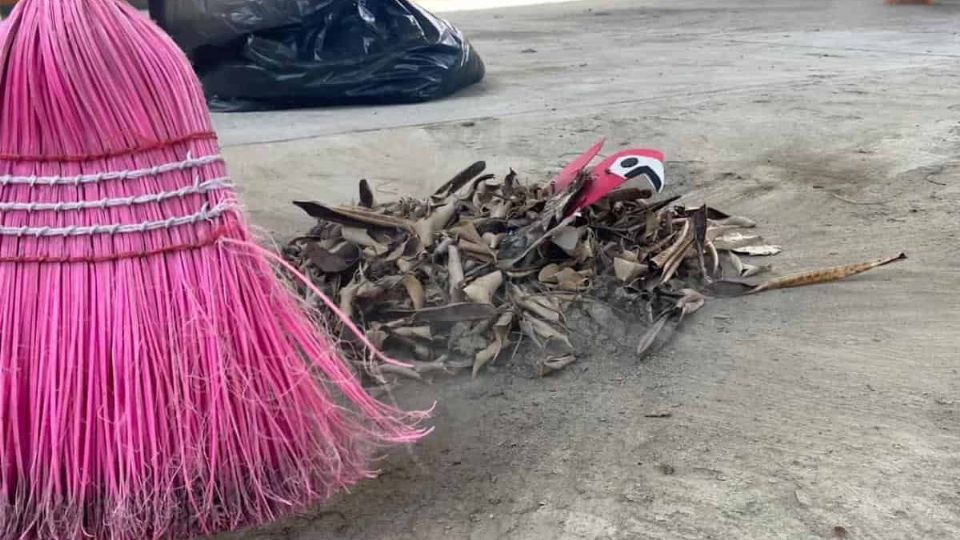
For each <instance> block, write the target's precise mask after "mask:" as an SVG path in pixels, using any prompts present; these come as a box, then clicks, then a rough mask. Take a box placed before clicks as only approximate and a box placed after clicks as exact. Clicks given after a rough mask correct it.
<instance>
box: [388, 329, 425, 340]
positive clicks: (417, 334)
mask: <svg viewBox="0 0 960 540" xmlns="http://www.w3.org/2000/svg"><path fill="white" fill-rule="evenodd" d="M390 333H392V334H394V335H397V336H400V337H405V338H416V339H425V340H427V341H430V340H432V339H433V333H432V332H431V331H430V325H423V326H401V327H398V328H390Z"/></svg>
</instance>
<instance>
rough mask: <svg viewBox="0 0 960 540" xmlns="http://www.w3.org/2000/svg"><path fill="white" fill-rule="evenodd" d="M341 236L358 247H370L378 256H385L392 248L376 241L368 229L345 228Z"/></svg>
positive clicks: (341, 231)
mask: <svg viewBox="0 0 960 540" xmlns="http://www.w3.org/2000/svg"><path fill="white" fill-rule="evenodd" d="M340 234H342V235H343V239H344V240H346V241H347V242H351V243H353V244H356V245H358V246H363V247H368V248H370V249H372V250H373V252H374V253H375V254H376V255H384V254H386V253H387V252H388V251H390V248H389V247H387V246H385V245H384V244H381V243H380V242H377V241H376V240H374V239H373V238H372V237H371V236H370V235H369V234H368V233H367V231H366V229H359V228H354V227H343V228H342V229H341V230H340Z"/></svg>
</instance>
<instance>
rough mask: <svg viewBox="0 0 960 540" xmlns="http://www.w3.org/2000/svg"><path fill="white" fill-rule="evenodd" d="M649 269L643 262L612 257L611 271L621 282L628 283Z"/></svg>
mask: <svg viewBox="0 0 960 540" xmlns="http://www.w3.org/2000/svg"><path fill="white" fill-rule="evenodd" d="M649 269H650V267H648V266H647V265H645V264H640V263H638V262H635V261H630V260H628V259H623V258H620V257H617V258H615V259H613V272H614V274H615V275H616V276H617V279H619V280H620V281H622V282H623V283H630V282H632V281H634V280H636V279H637V278H639V277H642V276H643V275H645V274H646V273H647V271H648V270H649Z"/></svg>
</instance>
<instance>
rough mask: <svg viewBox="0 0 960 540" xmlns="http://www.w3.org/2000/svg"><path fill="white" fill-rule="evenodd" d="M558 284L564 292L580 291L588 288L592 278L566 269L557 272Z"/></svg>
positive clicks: (571, 269)
mask: <svg viewBox="0 0 960 540" xmlns="http://www.w3.org/2000/svg"><path fill="white" fill-rule="evenodd" d="M554 277H556V279H557V284H558V285H559V287H560V288H561V289H562V290H564V291H574V292H575V291H579V290H582V289H583V288H585V287H586V286H587V284H588V283H589V281H590V278H589V277H588V276H586V275H584V273H583V272H578V271H576V270H574V269H573V268H564V269H563V270H561V271H559V272H557V274H556V276H554Z"/></svg>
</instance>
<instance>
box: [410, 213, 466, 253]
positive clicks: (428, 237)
mask: <svg viewBox="0 0 960 540" xmlns="http://www.w3.org/2000/svg"><path fill="white" fill-rule="evenodd" d="M456 212H457V204H456V203H455V202H450V203H447V204H445V205H443V206H441V207H440V208H437V209H436V210H434V211H433V213H432V214H430V215H429V216H427V217H425V218H421V219H420V220H419V221H417V223H416V225H414V228H415V230H416V233H417V236H419V238H420V241H421V242H422V243H423V245H424V246H427V247H429V246H431V245H432V244H433V236H434V235H435V234H436V233H438V232H440V231H441V230H443V229H444V227H446V226H447V224H448V223H450V220H452V219H453V215H454V214H456Z"/></svg>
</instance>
